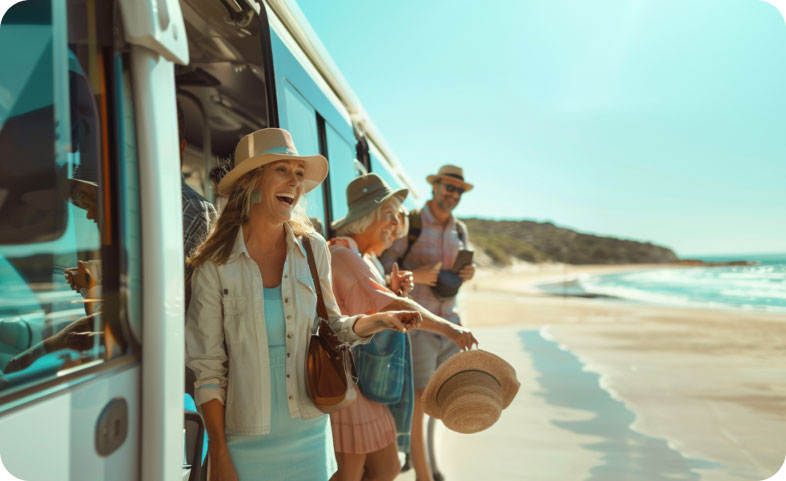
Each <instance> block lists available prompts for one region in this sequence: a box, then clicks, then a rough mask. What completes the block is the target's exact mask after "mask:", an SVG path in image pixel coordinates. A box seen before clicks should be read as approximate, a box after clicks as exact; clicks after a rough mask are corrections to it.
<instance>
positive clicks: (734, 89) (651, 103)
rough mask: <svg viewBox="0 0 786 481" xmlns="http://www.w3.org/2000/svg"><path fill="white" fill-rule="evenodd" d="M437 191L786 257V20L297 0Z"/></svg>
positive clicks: (395, 145) (699, 244)
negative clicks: (435, 180) (441, 169)
mask: <svg viewBox="0 0 786 481" xmlns="http://www.w3.org/2000/svg"><path fill="white" fill-rule="evenodd" d="M298 4H299V5H300V8H301V9H302V11H303V13H304V14H305V15H306V17H307V18H308V20H309V22H310V23H311V25H312V27H313V28H314V30H315V31H316V32H317V34H318V35H319V37H320V39H321V40H322V42H323V44H324V45H325V47H326V48H327V50H328V51H329V52H330V53H331V55H332V57H333V59H334V61H335V63H336V64H337V65H338V67H339V68H340V69H341V71H342V73H343V74H344V76H345V77H346V79H347V81H348V82H349V84H350V85H351V86H352V89H353V90H354V91H355V93H356V94H357V96H358V97H359V99H360V101H361V103H362V104H363V106H364V108H365V109H366V111H367V112H368V113H369V115H370V116H371V118H372V119H373V120H374V122H375V123H376V125H377V127H378V128H379V130H380V131H381V133H382V135H383V136H384V137H385V139H386V140H387V142H388V144H389V145H390V146H391V148H392V149H393V150H394V151H395V152H396V154H397V156H398V157H399V158H400V160H401V161H402V163H403V164H404V166H405V168H406V169H407V170H408V172H409V173H410V176H411V177H412V178H413V180H414V181H415V182H416V186H417V188H418V189H419V190H420V191H421V193H422V194H426V197H428V194H429V193H430V191H429V187H428V185H427V184H426V182H425V176H426V175H427V174H429V173H432V172H434V171H436V169H437V168H438V166H439V165H441V164H443V163H455V164H458V165H461V166H463V167H464V169H465V175H466V177H467V180H469V181H471V182H473V183H474V184H475V185H476V188H475V190H474V191H472V192H471V193H469V194H467V195H466V196H465V197H464V199H463V200H462V203H461V204H460V206H459V208H458V210H457V213H458V215H460V216H482V217H491V218H512V219H521V218H525V219H535V220H551V221H553V222H554V223H556V224H558V225H562V226H566V227H571V228H575V229H578V230H580V231H583V232H592V233H600V234H610V235H614V236H617V237H624V238H631V239H637V240H646V241H652V242H655V243H658V244H662V245H666V246H669V247H671V248H673V249H675V251H677V253H678V254H680V255H695V254H712V253H717V254H719V253H742V252H751V253H753V252H786V25H785V24H784V19H783V17H782V16H781V15H780V13H779V12H778V10H777V9H776V8H775V7H773V6H772V5H769V4H767V3H764V2H762V1H759V0H744V1H726V0H712V1H708V0H691V1H685V0H676V1H675V0H604V1H603V2H583V1H578V0H572V1H566V0H540V1H491V2H469V1H464V0H451V1H447V0H433V1H431V0H429V1H425V2H423V1H413V0H400V1H396V2H378V1H370V2H362V1H350V0H335V1H329V2H328V1H325V0H301V1H299V2H298Z"/></svg>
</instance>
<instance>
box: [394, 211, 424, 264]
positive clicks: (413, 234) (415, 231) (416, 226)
mask: <svg viewBox="0 0 786 481" xmlns="http://www.w3.org/2000/svg"><path fill="white" fill-rule="evenodd" d="M422 230H423V219H422V218H421V217H420V209H414V210H411V211H409V231H408V232H407V249H406V250H405V251H404V253H403V254H401V257H399V258H398V265H399V266H403V265H404V259H405V258H406V257H407V254H409V251H410V250H411V249H412V246H413V244H415V242H416V241H417V240H418V237H420V232H421V231H422Z"/></svg>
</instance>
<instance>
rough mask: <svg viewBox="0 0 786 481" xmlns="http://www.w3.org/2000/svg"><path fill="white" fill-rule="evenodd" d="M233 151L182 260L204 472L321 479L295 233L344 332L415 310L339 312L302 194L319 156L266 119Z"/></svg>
mask: <svg viewBox="0 0 786 481" xmlns="http://www.w3.org/2000/svg"><path fill="white" fill-rule="evenodd" d="M234 158H235V166H234V168H233V169H232V170H230V171H229V172H228V173H227V174H226V175H225V176H224V177H223V178H222V179H221V182H220V184H219V193H221V194H223V195H226V196H227V204H226V206H225V207H224V210H223V211H222V212H221V215H220V216H219V218H218V221H217V223H216V226H215V228H214V229H213V230H212V232H211V233H210V234H209V235H208V237H207V239H206V240H205V241H204V242H203V243H202V244H201V245H200V246H199V247H198V248H197V250H196V252H195V253H194V255H193V256H192V257H191V258H190V259H189V263H190V264H191V266H193V268H194V271H193V275H192V279H191V287H192V292H191V302H190V304H189V306H188V311H187V315H186V330H185V337H186V364H187V365H188V367H189V368H191V369H192V370H193V371H194V374H195V375H196V382H195V388H196V389H195V394H196V404H197V406H199V408H200V412H201V414H202V417H203V418H204V421H205V426H206V428H207V432H208V436H209V438H210V446H209V449H208V456H209V468H208V469H209V472H210V475H209V480H210V481H229V480H232V481H234V480H240V481H252V480H253V481H257V480H263V479H271V480H279V479H309V480H327V479H329V478H330V477H331V475H332V474H333V473H334V471H335V469H336V466H335V455H334V451H333V442H332V436H331V433H330V423H329V422H328V417H327V416H325V415H324V414H323V413H322V412H321V411H319V410H318V409H317V407H316V406H315V405H314V403H313V402H312V400H311V399H310V397H309V395H308V392H307V388H306V380H305V358H306V349H307V344H308V342H309V339H310V335H311V328H312V323H313V320H314V318H315V311H316V304H317V296H316V293H315V288H314V285H313V281H312V277H311V273H310V269H309V265H308V261H307V257H306V252H305V247H304V244H303V238H304V237H307V238H308V239H309V240H310V243H311V246H312V248H313V254H314V259H315V264H316V267H317V271H318V273H319V282H320V286H321V290H322V293H323V297H324V301H325V306H326V308H327V311H328V314H329V319H328V322H329V323H330V325H331V327H332V328H333V329H334V330H335V332H336V334H337V335H338V337H339V338H341V339H342V340H343V341H345V342H348V343H352V344H357V343H363V342H368V341H369V340H370V336H371V335H372V334H374V333H375V332H378V331H381V330H385V329H393V330H397V331H402V332H403V331H406V330H410V329H414V328H417V327H418V325H419V324H420V322H421V318H420V315H419V314H418V313H417V312H413V311H390V312H381V313H378V314H373V315H356V316H352V317H349V316H345V315H342V314H341V313H340V312H339V309H338V307H337V305H336V301H335V297H334V295H333V289H332V283H331V277H330V264H329V262H330V261H329V259H328V258H329V254H328V249H327V244H326V242H325V240H324V239H323V238H322V237H321V236H319V235H318V234H316V233H314V231H313V227H312V226H311V224H310V222H309V221H308V217H306V214H305V208H304V207H303V206H302V204H301V203H300V200H301V198H302V197H303V195H304V194H305V193H307V192H309V191H311V190H313V189H314V188H316V187H317V186H318V185H319V184H320V183H321V182H322V181H323V180H324V179H325V177H326V176H327V173H328V164H327V160H326V159H325V158H324V157H322V156H320V155H312V156H301V155H298V153H297V150H296V149H295V145H294V144H293V142H292V137H291V136H290V134H289V133H288V132H287V131H285V130H282V129H276V128H268V129H262V130H258V131H256V132H253V133H251V134H249V135H247V136H245V137H243V138H242V139H241V140H240V141H239V143H238V145H237V147H236V149H235V157H234Z"/></svg>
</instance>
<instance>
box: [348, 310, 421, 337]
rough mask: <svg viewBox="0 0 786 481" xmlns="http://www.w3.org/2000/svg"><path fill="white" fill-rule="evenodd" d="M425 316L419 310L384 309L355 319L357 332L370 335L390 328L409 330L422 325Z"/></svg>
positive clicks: (362, 335) (399, 330)
mask: <svg viewBox="0 0 786 481" xmlns="http://www.w3.org/2000/svg"><path fill="white" fill-rule="evenodd" d="M422 322H423V317H422V316H421V315H420V313H419V312H417V311H384V312H378V313H376V314H369V315H365V316H361V317H360V318H358V320H357V321H355V327H354V329H355V334H357V335H358V336H360V337H368V336H370V335H372V334H374V333H376V332H379V331H382V330H385V329H390V330H392V331H397V332H409V331H411V330H413V329H417V328H418V327H420V324H421V323H422Z"/></svg>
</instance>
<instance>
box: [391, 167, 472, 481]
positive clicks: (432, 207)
mask: <svg viewBox="0 0 786 481" xmlns="http://www.w3.org/2000/svg"><path fill="white" fill-rule="evenodd" d="M426 181H427V182H428V183H429V184H431V186H432V198H431V200H429V201H428V202H426V205H425V206H424V207H423V209H421V210H420V212H415V211H413V212H412V215H416V216H417V218H416V220H419V221H420V222H419V224H420V226H419V230H420V232H419V234H418V235H417V236H416V239H414V240H411V239H410V237H411V236H409V235H408V236H406V237H405V238H402V239H398V240H396V241H395V242H394V243H393V245H392V246H391V247H390V249H388V250H387V251H385V252H384V253H383V254H382V257H381V260H382V263H383V264H384V266H385V269H386V270H387V271H391V270H392V268H393V265H394V264H396V265H400V266H402V267H404V268H406V269H410V270H412V271H413V274H414V278H415V288H414V289H413V290H412V298H413V299H415V300H416V301H417V302H418V303H420V304H421V305H423V307H425V308H427V309H429V310H430V311H431V312H433V313H434V314H435V315H439V316H442V317H444V318H445V319H448V320H449V321H450V322H452V323H454V324H456V325H461V320H460V319H459V315H458V313H457V312H456V299H455V297H448V298H444V297H440V296H438V295H437V293H435V292H434V291H433V290H432V289H431V286H434V285H436V284H437V279H438V274H439V266H442V267H443V269H451V268H452V267H453V264H454V262H455V259H456V257H457V255H458V252H459V250H460V249H467V247H468V239H467V228H466V226H465V225H464V224H463V223H462V222H461V221H460V220H459V219H457V218H455V217H454V216H453V214H452V212H453V210H454V209H455V208H456V207H457V206H458V204H459V202H460V201H461V196H462V194H464V193H465V192H468V191H469V190H471V189H472V188H473V186H472V184H470V183H468V182H466V181H465V180H464V172H463V170H462V169H461V167H457V166H454V165H443V166H442V167H440V168H439V170H438V171H437V173H436V174H435V175H429V176H428V177H427V178H426ZM411 223H412V224H415V221H411ZM412 230H413V228H412V227H410V231H412ZM474 273H475V268H474V267H473V266H472V264H469V265H467V266H465V267H464V268H462V269H461V270H460V271H459V272H458V277H459V278H460V279H461V280H462V281H463V282H466V281H468V280H470V279H472V277H473V276H474ZM411 340H412V359H413V362H414V377H415V411H414V413H413V415H412V453H411V454H412V456H411V460H412V465H413V467H414V468H415V474H416V477H417V479H419V480H433V479H434V478H437V479H441V475H440V474H439V472H438V471H436V470H434V472H432V469H433V468H434V467H433V466H429V463H428V459H427V456H426V447H425V443H424V439H423V418H424V413H423V407H422V405H421V403H420V397H421V395H422V393H423V390H424V389H425V388H426V385H427V384H428V381H429V379H431V375H432V374H433V373H434V371H436V369H437V368H438V367H439V366H440V365H441V364H442V363H443V362H444V361H446V360H447V359H448V358H449V357H451V356H452V355H453V354H455V353H456V348H455V346H454V345H453V344H452V343H450V342H447V341H446V340H445V339H443V338H440V337H438V336H433V335H431V334H429V333H424V332H415V333H413V334H412V336H411ZM432 431H433V421H431V420H430V421H429V432H432Z"/></svg>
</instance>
